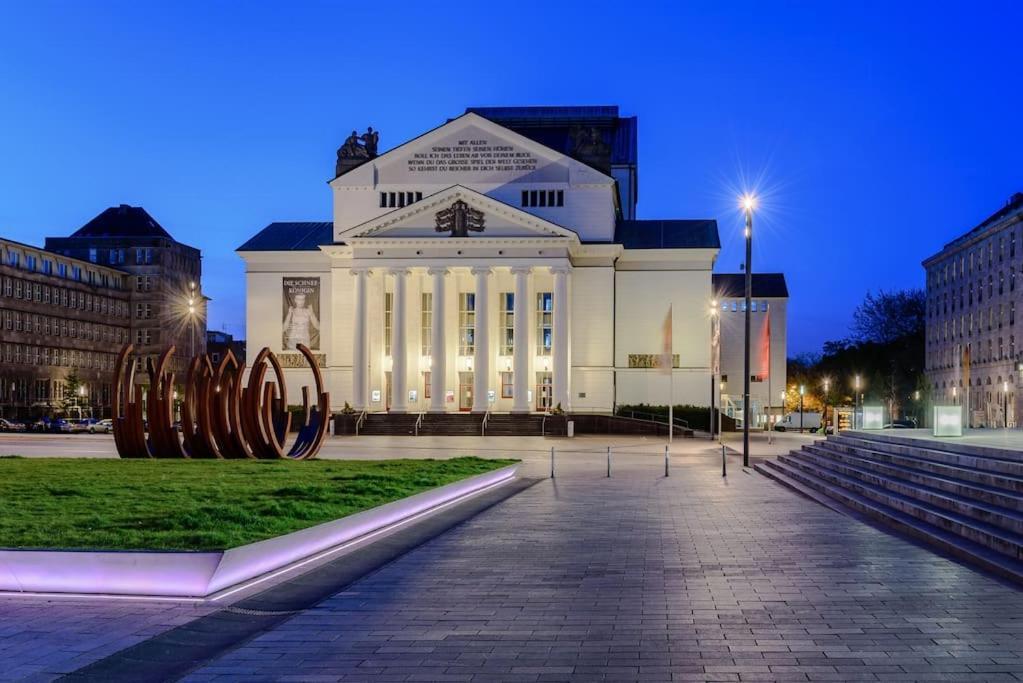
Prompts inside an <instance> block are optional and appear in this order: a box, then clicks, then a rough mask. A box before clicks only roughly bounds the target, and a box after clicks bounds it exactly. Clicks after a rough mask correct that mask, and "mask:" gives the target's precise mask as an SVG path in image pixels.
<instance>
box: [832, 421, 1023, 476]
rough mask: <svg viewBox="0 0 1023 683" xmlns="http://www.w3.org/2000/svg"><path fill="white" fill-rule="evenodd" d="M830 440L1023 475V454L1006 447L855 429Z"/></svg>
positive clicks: (896, 453)
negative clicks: (873, 432) (878, 434)
mask: <svg viewBox="0 0 1023 683" xmlns="http://www.w3.org/2000/svg"><path fill="white" fill-rule="evenodd" d="M827 440H828V442H833V443H839V444H845V445H849V446H852V447H855V448H864V449H868V450H873V451H878V452H881V453H890V454H893V455H908V456H913V457H916V458H923V459H926V460H931V461H934V462H940V463H944V464H946V465H956V466H958V467H971V468H973V469H975V470H978V471H984V472H991V473H993V474H1003V475H1006V476H1010V477H1017V478H1023V453H1020V454H1018V455H1017V454H1015V453H1013V452H1011V451H1005V450H998V449H991V448H974V447H970V446H967V445H965V444H962V443H959V442H957V443H953V444H945V443H937V442H934V441H927V440H923V439H902V438H898V439H897V440H893V437H884V438H882V437H879V436H878V437H875V436H866V437H865V436H863V435H862V432H853V433H851V434H850V433H848V432H843V433H842V434H838V435H835V436H829V437H828V439H827Z"/></svg>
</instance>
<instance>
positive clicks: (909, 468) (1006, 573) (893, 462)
mask: <svg viewBox="0 0 1023 683" xmlns="http://www.w3.org/2000/svg"><path fill="white" fill-rule="evenodd" d="M755 468H756V470H757V471H758V472H760V473H762V474H764V475H766V476H768V477H771V478H772V479H775V480H776V481H778V482H780V483H782V484H784V485H786V486H788V487H790V488H792V489H795V490H797V491H799V492H801V493H803V494H805V495H807V496H809V497H811V498H813V499H815V500H817V501H819V502H821V503H823V504H825V505H828V506H829V507H834V508H839V509H840V508H846V509H851V510H853V511H854V512H856V513H859V514H860V515H863V516H865V517H867V518H869V519H871V520H873V521H875V522H879V523H881V524H884V525H886V526H889V527H892V528H894V529H896V530H898V531H900V532H903V533H906V534H908V535H910V536H913V537H914V538H917V539H919V540H922V541H924V542H926V543H929V544H931V545H933V546H935V547H937V548H940V549H941V550H943V551H945V552H947V553H949V554H951V555H953V556H955V557H958V558H960V559H962V560H965V561H968V562H972V563H974V564H976V565H979V566H981V567H983V568H985V569H987V570H988V571H991V572H993V573H996V574H998V575H1000V576H1002V577H1005V578H1008V579H1011V580H1013V581H1016V582H1019V583H1023V453H1015V452H1012V451H1005V450H1000V449H993V448H986V447H979V446H969V445H965V444H962V443H957V442H955V441H930V440H922V439H912V438H907V437H900V436H894V435H891V434H888V433H870V432H845V433H842V434H839V435H836V436H829V437H828V438H827V439H826V440H822V441H817V442H815V443H813V444H808V445H806V446H803V447H802V449H800V450H798V451H792V452H791V453H789V454H787V455H782V456H779V457H778V458H777V459H776V460H767V461H765V462H763V463H759V464H757V465H756V466H755Z"/></svg>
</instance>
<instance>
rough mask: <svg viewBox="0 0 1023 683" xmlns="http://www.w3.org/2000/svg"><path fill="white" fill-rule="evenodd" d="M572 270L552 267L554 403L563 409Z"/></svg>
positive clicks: (566, 401) (565, 404)
mask: <svg viewBox="0 0 1023 683" xmlns="http://www.w3.org/2000/svg"><path fill="white" fill-rule="evenodd" d="M571 272H572V269H571V268H570V267H569V266H556V267H553V268H551V273H553V274H554V329H553V330H552V332H553V334H554V338H553V339H552V340H551V341H552V343H553V345H554V348H553V349H552V351H551V355H553V356H554V358H553V361H554V367H553V376H552V377H551V381H552V383H553V387H552V389H553V391H554V405H555V406H557V405H558V404H559V403H560V404H561V408H562V409H563V410H568V408H569V401H568V383H569V376H568V343H569V338H568V335H569V312H570V311H569V305H568V275H569V273H571Z"/></svg>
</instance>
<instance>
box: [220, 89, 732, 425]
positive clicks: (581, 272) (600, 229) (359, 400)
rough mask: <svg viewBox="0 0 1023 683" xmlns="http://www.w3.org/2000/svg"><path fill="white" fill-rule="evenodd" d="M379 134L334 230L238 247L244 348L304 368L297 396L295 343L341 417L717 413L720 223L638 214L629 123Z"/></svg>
mask: <svg viewBox="0 0 1023 683" xmlns="http://www.w3.org/2000/svg"><path fill="white" fill-rule="evenodd" d="M374 136H375V134H373V133H372V132H370V133H367V134H366V135H363V136H362V137H361V138H360V139H359V140H357V139H356V136H355V135H354V134H353V136H352V137H351V138H349V140H348V141H347V142H346V143H345V146H344V147H342V149H341V150H339V152H338V155H339V159H338V166H337V177H335V178H334V179H333V180H332V181H330V183H329V184H330V188H331V191H332V192H333V198H334V217H333V222H322V223H273V224H271V225H269V226H267V227H266V228H265V229H264V230H262V231H261V232H259V233H258V234H257V235H255V236H253V237H252V238H251V239H250V240H248V241H247V242H246V243H245V244H244V245H242V246H241V247H240V248H239V249H238V252H239V254H240V255H241V257H242V258H243V259H244V260H245V264H246V278H247V283H246V287H247V306H246V316H247V343H248V346H249V348H250V349H253V350H254V349H259V348H262V347H264V346H267V347H269V348H270V349H271V350H272V351H274V352H275V353H277V354H278V355H279V356H280V357H281V358H282V359H283V364H284V365H285V367H286V368H287V367H289V366H291V367H295V368H296V369H294V370H286V373H288V383H289V392H297V391H298V390H299V387H300V386H301V385H303V384H308V383H309V374H308V371H306V370H301V369H297V368H298V365H299V363H298V360H299V357H298V354H297V353H296V352H295V351H294V345H295V344H296V343H304V344H306V345H307V346H309V347H310V348H312V349H313V352H314V353H315V354H316V356H317V358H318V359H319V361H320V364H321V366H322V368H323V372H324V377H325V379H326V382H327V388H328V390H329V391H330V394H331V403H332V408H333V409H334V410H339V409H341V407H342V406H343V405H344V404H345V403H349V404H350V405H351V406H352V407H354V408H355V409H356V410H358V411H362V410H366V411H370V412H374V411H391V412H395V413H400V412H422V411H426V412H447V411H450V412H455V411H472V412H485V411H493V412H534V411H540V412H542V411H546V410H548V409H550V408H552V407H554V406H557V405H559V404H560V406H561V407H562V408H563V409H565V410H566V411H574V412H610V411H612V410H613V409H614V408H615V406H616V405H622V404H638V403H648V404H666V403H667V401H668V397H669V394H668V392H669V387H671V390H672V391H673V396H672V398H673V400H674V402H675V403H677V404H681V403H688V404H697V405H708V403H709V401H710V400H711V398H710V386H711V384H712V382H711V374H710V373H711V358H712V349H711V316H710V315H709V313H708V311H709V303H710V302H711V301H712V299H713V296H714V294H713V292H712V282H711V270H712V268H713V266H714V262H715V259H716V258H717V255H718V251H719V240H718V231H717V224H716V222H715V221H713V220H636V219H635V208H636V197H637V194H638V189H637V177H638V174H637V164H636V119H635V118H622V117H619V116H618V111H617V108H616V107H553V108H528V107H526V108H523V107H513V108H494V109H473V110H469V111H467V112H466V113H465V114H464V115H462V116H459V117H458V118H455V119H452V120H450V121H448V122H447V123H445V124H443V125H441V126H439V127H438V128H435V129H433V130H431V131H429V132H427V133H425V134H423V135H421V136H420V137H417V138H415V139H413V140H410V141H408V142H405V143H404V144H401V145H398V146H397V147H394V148H392V149H390V150H389V151H387V152H384V153H379V154H377V153H376V149H375V148H376V140H375V137H374ZM360 140H361V141H360ZM363 143H365V144H363ZM669 307H671V308H672V310H673V326H672V337H673V341H672V351H673V354H674V370H673V374H672V376H671V377H669V376H668V374H667V373H664V372H661V371H660V370H659V369H658V367H657V366H658V365H659V361H660V359H661V357H660V356H659V355H658V354H660V353H661V352H662V339H663V334H662V328H663V324H664V320H665V317H666V315H667V313H668V309H669ZM296 395H297V394H295V393H292V396H296Z"/></svg>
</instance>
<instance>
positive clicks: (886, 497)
mask: <svg viewBox="0 0 1023 683" xmlns="http://www.w3.org/2000/svg"><path fill="white" fill-rule="evenodd" d="M777 462H780V463H782V464H785V465H787V466H788V467H789V468H790V469H791V470H799V471H803V472H804V473H806V474H809V475H811V476H813V477H816V478H818V479H821V480H824V481H826V482H828V483H829V484H831V485H832V486H834V487H838V488H842V489H845V490H846V491H850V492H852V493H855V494H857V495H859V496H862V497H864V498H867V499H869V500H873V501H874V502H876V503H880V504H881V505H886V506H888V507H890V508H893V509H895V510H898V511H899V512H902V513H904V514H907V515H909V516H911V517H915V518H916V519H919V520H920V521H922V522H927V523H928V524H932V525H934V526H936V527H938V528H939V529H944V530H945V531H948V532H950V533H953V534H955V535H957V536H961V537H963V538H965V539H967V540H969V541H972V542H974V543H977V544H979V545H982V546H985V547H987V548H990V549H991V550H993V551H995V552H999V553H1002V554H1004V555H1006V556H1008V557H1011V558H1013V559H1015V560H1020V559H1021V558H1023V536H1020V535H1019V534H1015V533H1012V532H1010V531H1007V530H1005V529H1002V528H999V527H996V526H994V525H991V524H986V523H984V522H981V521H978V520H976V519H973V518H971V517H968V516H966V515H962V514H958V513H955V512H951V511H949V510H946V509H943V508H940V507H937V506H936V505H933V504H930V503H927V502H924V501H922V500H918V499H916V498H912V497H910V496H907V495H903V494H900V493H897V492H895V491H890V490H887V489H885V488H883V487H881V486H877V485H874V484H870V483H867V482H865V481H861V480H859V479H857V478H855V477H851V476H847V475H844V474H841V473H839V472H837V471H835V470H833V469H830V468H828V467H827V466H826V465H823V464H820V463H819V462H809V461H807V460H800V459H797V458H791V457H789V456H779V458H778V460H777Z"/></svg>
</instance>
